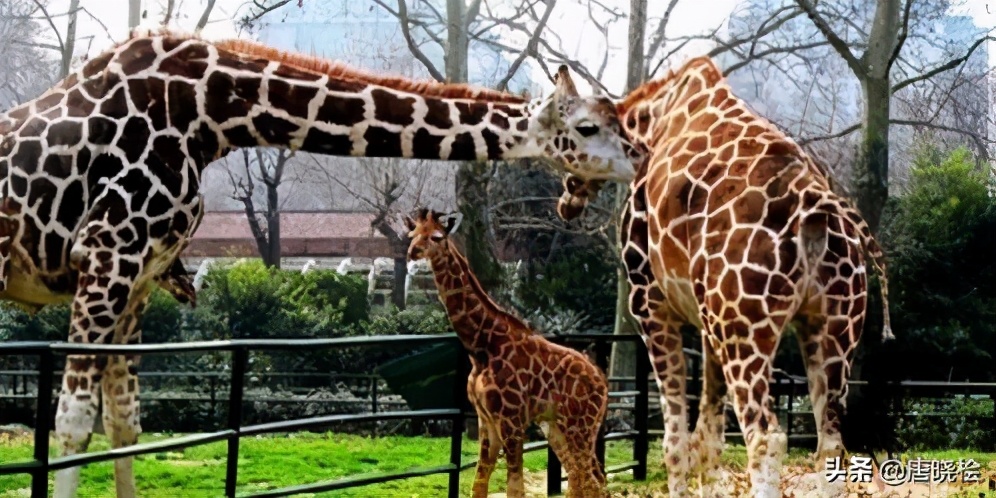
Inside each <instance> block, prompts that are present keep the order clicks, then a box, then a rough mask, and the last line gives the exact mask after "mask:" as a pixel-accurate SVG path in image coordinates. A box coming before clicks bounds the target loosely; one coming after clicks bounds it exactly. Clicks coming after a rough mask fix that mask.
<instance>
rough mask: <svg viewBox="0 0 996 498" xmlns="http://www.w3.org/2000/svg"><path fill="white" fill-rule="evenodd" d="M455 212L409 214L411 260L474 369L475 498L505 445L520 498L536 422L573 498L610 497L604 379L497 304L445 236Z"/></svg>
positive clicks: (470, 392)
mask: <svg viewBox="0 0 996 498" xmlns="http://www.w3.org/2000/svg"><path fill="white" fill-rule="evenodd" d="M460 220H461V215H460V214H459V213H454V214H444V213H437V212H434V211H429V210H427V209H423V210H420V211H419V212H418V213H417V214H416V215H415V218H414V219H412V218H411V217H407V216H406V217H405V224H406V225H407V227H408V229H409V231H410V233H409V236H410V237H411V239H412V241H411V245H410V246H409V248H408V259H409V261H415V260H419V259H427V260H428V261H429V264H430V266H431V267H432V271H433V274H434V277H435V281H436V288H437V289H438V290H439V300H440V301H441V302H442V303H443V306H444V307H445V308H446V312H447V315H448V316H449V319H450V323H451V324H452V325H453V329H454V330H455V331H456V333H457V336H459V338H460V342H461V343H463V347H464V348H465V349H466V350H467V352H468V353H469V354H470V362H471V365H472V368H471V372H470V376H469V377H468V378H467V396H468V398H470V401H471V403H472V404H473V405H474V408H475V409H476V411H477V415H478V418H479V420H480V425H481V429H480V455H479V460H478V462H477V476H476V478H475V480H474V485H473V496H474V498H484V497H486V496H487V495H488V482H489V481H490V479H491V472H492V471H493V470H494V468H495V461H496V460H497V458H498V451H499V450H500V449H501V448H504V449H505V459H506V462H507V464H508V496H509V497H514V498H522V497H524V496H525V488H524V483H523V474H522V445H523V440H524V438H525V431H526V428H527V427H528V425H529V424H530V423H531V422H537V423H540V424H542V425H545V426H544V427H543V429H544V432H546V435H547V439H548V440H549V442H550V447H551V448H553V451H554V452H555V453H556V455H557V458H559V459H560V461H561V462H562V463H563V466H564V469H565V470H566V471H567V496H569V497H579V498H581V497H583V498H588V497H598V496H607V494H606V491H605V475H604V474H603V472H602V469H601V466H600V464H599V462H598V459H597V456H596V454H595V441H596V439H597V438H598V432H599V430H600V428H601V426H602V422H603V421H604V420H605V411H606V407H607V402H608V390H609V388H608V381H607V379H606V377H605V374H604V373H603V372H602V371H601V370H600V369H599V368H598V367H597V366H595V365H594V364H592V363H591V362H590V361H588V359H587V358H586V357H585V356H584V354H582V353H580V352H578V351H575V350H573V349H570V348H567V347H564V346H560V345H557V344H553V343H551V342H549V341H547V340H546V339H545V338H543V337H542V336H540V335H538V334H535V333H534V332H533V331H532V330H531V329H530V328H529V326H528V325H526V324H525V323H523V321H522V320H520V319H519V318H517V317H515V316H514V315H512V314H511V313H509V312H507V311H505V310H503V309H502V308H501V307H500V306H498V305H497V304H496V303H495V302H494V301H493V300H492V299H491V297H490V296H488V294H487V293H485V292H484V290H483V289H482V288H481V285H480V283H479V282H478V281H477V277H475V276H474V274H473V273H472V272H471V270H470V266H469V264H468V263H467V259H466V258H465V257H464V256H463V255H462V254H461V253H460V251H459V250H458V249H457V248H456V247H455V245H454V243H453V242H452V241H451V240H450V239H449V235H450V234H452V233H454V232H455V231H456V229H457V227H458V226H459V224H460Z"/></svg>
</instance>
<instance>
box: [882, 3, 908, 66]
mask: <svg viewBox="0 0 996 498" xmlns="http://www.w3.org/2000/svg"><path fill="white" fill-rule="evenodd" d="M911 10H913V0H906V8H905V9H903V25H902V26H901V27H900V28H899V39H897V40H896V47H895V48H894V49H893V50H892V55H891V56H889V65H888V67H887V68H886V72H888V71H889V70H890V69H892V64H894V63H895V62H896V59H898V58H899V52H900V51H902V49H903V45H904V44H906V37H907V36H908V35H909V33H910V11H911Z"/></svg>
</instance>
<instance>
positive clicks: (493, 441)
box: [473, 410, 501, 498]
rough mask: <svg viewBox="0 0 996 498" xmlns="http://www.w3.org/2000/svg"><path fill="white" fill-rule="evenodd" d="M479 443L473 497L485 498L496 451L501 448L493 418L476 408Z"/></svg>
mask: <svg viewBox="0 0 996 498" xmlns="http://www.w3.org/2000/svg"><path fill="white" fill-rule="evenodd" d="M477 418H478V424H479V427H478V433H477V439H478V442H479V443H480V444H479V448H478V455H477V472H476V476H475V477H474V485H473V497H474V498H486V497H487V496H488V484H489V483H490V482H491V474H492V472H494V470H495V462H497V461H498V451H499V450H500V449H501V439H499V437H498V434H499V433H498V427H497V426H496V425H495V422H494V420H493V419H492V418H491V417H490V416H488V414H486V413H482V412H481V410H477Z"/></svg>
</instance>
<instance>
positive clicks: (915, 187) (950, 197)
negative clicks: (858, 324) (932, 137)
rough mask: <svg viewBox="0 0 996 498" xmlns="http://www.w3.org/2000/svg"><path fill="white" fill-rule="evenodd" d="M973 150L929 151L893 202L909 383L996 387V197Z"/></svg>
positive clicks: (891, 232) (901, 346) (893, 247)
mask: <svg viewBox="0 0 996 498" xmlns="http://www.w3.org/2000/svg"><path fill="white" fill-rule="evenodd" d="M987 169H988V168H978V167H977V165H976V164H975V161H974V160H973V159H972V157H971V155H970V154H969V153H968V151H966V150H964V149H959V150H956V151H954V152H952V153H950V154H947V155H944V154H942V153H941V152H940V151H938V150H936V149H929V148H928V149H926V150H925V151H923V152H922V153H921V154H920V155H919V156H918V158H917V160H916V162H915V164H914V167H913V169H912V172H911V174H912V177H911V181H910V185H909V188H908V191H907V192H906V193H905V194H903V195H902V196H900V197H898V198H896V199H893V201H892V209H891V211H892V216H891V219H890V220H888V222H887V223H886V225H885V226H888V230H887V232H886V236H887V239H888V242H889V244H888V249H889V251H888V252H889V258H890V266H889V277H890V285H891V293H890V298H891V303H890V304H891V312H892V313H891V314H892V325H893V328H894V329H895V332H896V336H897V337H898V338H899V341H897V342H898V344H897V345H896V348H897V350H898V351H897V352H896V354H897V356H898V357H899V358H902V361H901V362H899V363H898V364H897V367H898V368H902V369H903V372H902V374H903V375H901V377H902V378H913V379H934V380H941V379H953V380H966V379H971V380H973V381H977V382H981V381H990V382H991V381H993V380H996V372H994V370H993V368H992V365H993V362H994V361H996V360H994V358H996V328H994V327H993V324H994V323H996V307H994V306H993V303H994V302H996V266H994V264H993V259H992V255H993V254H996V238H994V237H993V235H992V234H993V233H994V232H996V198H994V197H993V196H992V195H990V189H991V188H992V183H991V180H990V178H989V175H988V173H987Z"/></svg>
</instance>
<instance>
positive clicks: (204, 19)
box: [170, 0, 276, 33]
mask: <svg viewBox="0 0 996 498" xmlns="http://www.w3.org/2000/svg"><path fill="white" fill-rule="evenodd" d="M214 2H215V0H207V5H205V6H204V12H203V13H201V18H200V19H198V21H197V26H196V27H194V33H200V32H201V31H202V30H203V29H204V26H207V23H208V19H209V18H210V17H211V11H212V10H213V9H214ZM170 3H171V4H172V1H171V2H170ZM274 8H276V7H274ZM257 19H258V18H257Z"/></svg>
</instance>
